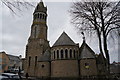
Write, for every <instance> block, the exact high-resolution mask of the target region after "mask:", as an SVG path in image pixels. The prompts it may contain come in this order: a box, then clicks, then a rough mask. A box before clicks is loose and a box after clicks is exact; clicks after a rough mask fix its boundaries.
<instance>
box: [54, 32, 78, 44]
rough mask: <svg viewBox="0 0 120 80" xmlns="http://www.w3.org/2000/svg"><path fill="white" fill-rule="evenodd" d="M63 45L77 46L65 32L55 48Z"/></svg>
mask: <svg viewBox="0 0 120 80" xmlns="http://www.w3.org/2000/svg"><path fill="white" fill-rule="evenodd" d="M61 45H76V44H75V43H74V41H73V40H72V39H71V38H70V37H69V36H68V35H67V34H66V33H65V32H63V33H62V34H61V36H60V37H59V38H58V39H57V41H56V42H55V43H54V45H53V46H61Z"/></svg>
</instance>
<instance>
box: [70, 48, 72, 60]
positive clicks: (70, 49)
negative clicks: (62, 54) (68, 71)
mask: <svg viewBox="0 0 120 80" xmlns="http://www.w3.org/2000/svg"><path fill="white" fill-rule="evenodd" d="M70 58H72V49H70Z"/></svg>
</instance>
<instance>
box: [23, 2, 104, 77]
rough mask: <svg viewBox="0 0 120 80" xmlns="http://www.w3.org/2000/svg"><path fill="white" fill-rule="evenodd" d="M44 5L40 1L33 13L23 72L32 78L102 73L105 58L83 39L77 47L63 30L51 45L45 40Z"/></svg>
mask: <svg viewBox="0 0 120 80" xmlns="http://www.w3.org/2000/svg"><path fill="white" fill-rule="evenodd" d="M46 21H47V7H45V6H44V3H43V2H42V1H41V2H40V3H38V5H37V6H36V8H35V11H34V13H33V23H32V26H31V34H30V37H29V39H28V43H27V45H26V55H25V60H24V72H25V74H26V73H28V75H29V76H33V77H79V76H96V75H99V74H101V75H104V74H105V67H104V66H105V62H104V61H105V57H104V56H103V55H102V54H99V55H96V54H95V52H94V51H93V50H92V49H91V48H90V47H89V46H88V45H87V43H86V42H85V40H83V43H82V45H81V46H80V47H79V44H78V43H75V42H74V41H73V40H72V39H71V38H70V37H69V36H68V35H67V34H66V33H65V32H63V33H62V34H61V36H60V37H59V38H58V39H57V41H56V42H55V43H54V44H53V46H51V47H50V45H49V41H48V40H47V30H48V26H47V23H46Z"/></svg>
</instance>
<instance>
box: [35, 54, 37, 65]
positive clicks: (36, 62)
mask: <svg viewBox="0 0 120 80" xmlns="http://www.w3.org/2000/svg"><path fill="white" fill-rule="evenodd" d="M36 65H37V56H35V66H36Z"/></svg>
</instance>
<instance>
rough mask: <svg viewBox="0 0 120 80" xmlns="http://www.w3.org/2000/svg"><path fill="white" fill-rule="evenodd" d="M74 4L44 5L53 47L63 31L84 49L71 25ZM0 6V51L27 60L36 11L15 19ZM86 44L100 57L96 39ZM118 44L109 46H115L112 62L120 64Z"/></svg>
mask: <svg viewBox="0 0 120 80" xmlns="http://www.w3.org/2000/svg"><path fill="white" fill-rule="evenodd" d="M71 4H72V3H70V2H45V5H46V6H47V8H48V11H47V13H48V18H47V25H48V40H49V41H50V46H52V45H53V44H54V43H55V41H56V40H57V39H58V37H59V36H60V35H61V34H62V32H63V31H65V32H66V33H67V34H68V35H69V36H70V37H71V39H72V40H73V41H74V42H75V43H79V45H80V46H81V44H82V41H83V40H82V35H80V34H77V31H76V29H75V28H74V26H73V25H72V24H71V23H70V19H71V17H70V14H69V12H68V11H69V9H70V6H71ZM36 5H37V4H36ZM0 6H1V7H0V12H1V13H0V51H5V52H6V53H7V54H12V55H17V56H18V55H22V56H23V57H25V46H26V44H27V40H28V38H29V36H30V29H31V25H32V20H33V19H32V17H33V15H32V14H33V11H34V8H33V7H31V8H29V9H28V10H26V9H23V12H17V14H18V15H14V14H13V13H12V12H11V11H10V10H9V9H8V8H7V7H6V6H4V5H3V4H0ZM86 42H87V44H88V45H89V46H90V47H91V48H92V49H93V50H94V51H95V53H99V50H98V45H97V42H98V41H97V39H96V37H92V38H90V37H86ZM117 42H118V41H117V39H116V41H115V42H114V43H111V42H110V45H112V46H110V45H109V49H110V59H111V62H113V61H118V43H117ZM113 45H115V46H113Z"/></svg>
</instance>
